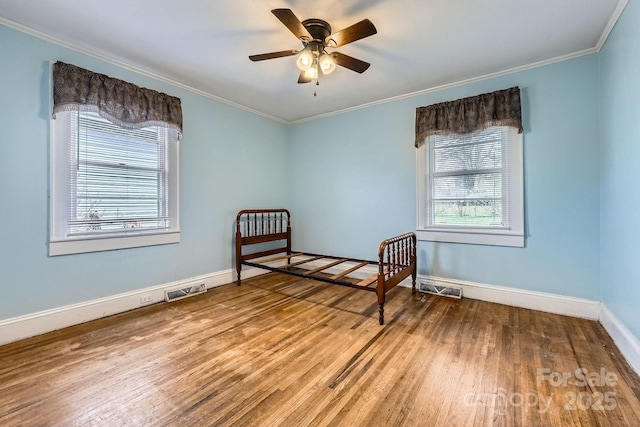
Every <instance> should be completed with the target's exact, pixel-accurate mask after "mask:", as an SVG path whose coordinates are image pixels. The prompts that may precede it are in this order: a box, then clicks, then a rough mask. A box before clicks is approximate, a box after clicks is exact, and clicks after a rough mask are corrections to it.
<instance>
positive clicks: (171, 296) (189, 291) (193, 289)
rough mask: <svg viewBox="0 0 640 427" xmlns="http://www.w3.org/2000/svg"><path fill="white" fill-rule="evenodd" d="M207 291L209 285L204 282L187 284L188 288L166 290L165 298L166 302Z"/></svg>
mask: <svg viewBox="0 0 640 427" xmlns="http://www.w3.org/2000/svg"><path fill="white" fill-rule="evenodd" d="M205 292H207V287H206V286H205V285H204V283H201V284H199V285H195V286H187V287H186V288H180V289H174V290H172V291H165V292H164V300H165V301H166V302H171V301H177V300H179V299H182V298H187V297H192V296H194V295H198V294H202V293H205Z"/></svg>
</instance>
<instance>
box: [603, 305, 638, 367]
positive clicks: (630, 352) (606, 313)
mask: <svg viewBox="0 0 640 427" xmlns="http://www.w3.org/2000/svg"><path fill="white" fill-rule="evenodd" d="M600 324H602V326H603V327H604V329H605V330H606V331H607V333H608V334H609V335H610V336H611V338H612V339H613V342H615V343H616V345H617V346H618V349H619V350H620V353H622V355H623V356H624V358H625V359H627V362H629V365H631V367H632V368H633V369H634V370H635V371H636V372H637V373H640V341H639V340H638V338H636V337H635V335H633V334H632V333H631V331H629V329H627V327H626V326H625V325H624V323H622V322H621V321H620V319H618V318H617V317H616V315H615V314H613V313H612V312H611V311H610V310H609V309H608V308H607V306H606V305H604V303H603V304H602V310H601V311H600Z"/></svg>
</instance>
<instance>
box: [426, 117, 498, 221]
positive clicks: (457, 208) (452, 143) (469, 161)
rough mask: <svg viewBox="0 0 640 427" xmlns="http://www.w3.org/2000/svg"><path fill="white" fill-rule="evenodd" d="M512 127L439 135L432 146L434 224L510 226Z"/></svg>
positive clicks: (430, 176)
mask: <svg viewBox="0 0 640 427" xmlns="http://www.w3.org/2000/svg"><path fill="white" fill-rule="evenodd" d="M505 134H506V128H503V127H492V128H489V129H486V130H482V131H479V132H475V133H471V134H466V135H459V134H448V135H433V136H431V137H429V138H428V140H427V143H426V144H427V146H428V152H427V153H426V154H427V155H428V156H429V161H430V166H431V167H430V168H429V174H428V176H427V180H428V186H429V188H430V197H428V198H425V202H426V203H427V204H428V206H426V209H425V212H427V215H428V218H427V223H428V224H429V225H432V226H454V227H455V226H462V227H469V226H471V227H493V228H495V227H505V228H506V227H508V226H509V222H508V221H509V214H508V206H509V200H508V195H509V192H508V188H507V186H508V184H509V180H508V175H507V158H506V156H505V153H504V150H505V144H504V143H505V142H506V141H507V136H506V135H505Z"/></svg>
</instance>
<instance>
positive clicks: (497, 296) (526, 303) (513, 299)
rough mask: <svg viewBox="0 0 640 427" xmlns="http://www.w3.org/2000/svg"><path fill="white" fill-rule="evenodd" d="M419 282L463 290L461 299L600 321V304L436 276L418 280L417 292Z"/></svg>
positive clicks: (423, 277)
mask: <svg viewBox="0 0 640 427" xmlns="http://www.w3.org/2000/svg"><path fill="white" fill-rule="evenodd" d="M420 281H427V282H429V283H431V284H434V285H438V286H449V287H454V288H462V297H463V298H471V299H478V300H482V301H488V302H495V303H498V304H504V305H510V306H514V307H521V308H528V309H530V310H538V311H544V312H547V313H554V314H562V315H564V316H571V317H581V318H583V319H589V320H598V319H599V318H600V302H599V301H594V300H588V299H584V298H576V297H569V296H564V295H558V294H550V293H546V292H536V291H529V290H525V289H516V288H507V287H503V286H494V285H486V284H483V283H475V282H467V281H464V280H455V279H447V278H444V277H436V276H418V288H419V283H420Z"/></svg>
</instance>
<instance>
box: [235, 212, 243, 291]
mask: <svg viewBox="0 0 640 427" xmlns="http://www.w3.org/2000/svg"><path fill="white" fill-rule="evenodd" d="M241 216H242V211H240V212H238V215H237V216H236V274H237V279H236V280H237V282H238V286H240V284H241V283H242V280H241V279H240V270H242V233H241V232H240V218H241Z"/></svg>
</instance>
